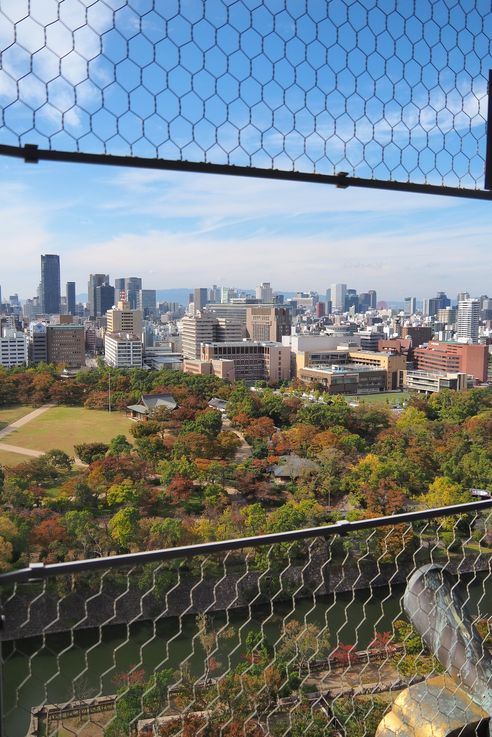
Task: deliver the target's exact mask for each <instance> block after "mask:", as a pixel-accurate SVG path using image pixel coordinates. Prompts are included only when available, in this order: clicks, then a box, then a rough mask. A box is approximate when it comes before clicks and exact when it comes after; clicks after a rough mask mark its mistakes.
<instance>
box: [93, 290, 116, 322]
mask: <svg viewBox="0 0 492 737" xmlns="http://www.w3.org/2000/svg"><path fill="white" fill-rule="evenodd" d="M113 306H114V287H112V286H111V284H101V285H100V286H98V287H96V306H95V307H96V309H95V316H96V317H102V316H103V315H105V314H106V312H107V311H108V310H110V309H111V307H113Z"/></svg>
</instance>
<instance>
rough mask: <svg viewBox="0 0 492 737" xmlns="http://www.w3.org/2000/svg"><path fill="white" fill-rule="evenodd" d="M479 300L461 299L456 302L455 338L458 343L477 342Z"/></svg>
mask: <svg viewBox="0 0 492 737" xmlns="http://www.w3.org/2000/svg"><path fill="white" fill-rule="evenodd" d="M479 322H480V301H479V300H478V299H462V300H460V302H458V312H457V315H456V340H457V341H459V342H460V343H478V325H479Z"/></svg>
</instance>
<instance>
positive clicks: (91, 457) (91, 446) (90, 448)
mask: <svg viewBox="0 0 492 737" xmlns="http://www.w3.org/2000/svg"><path fill="white" fill-rule="evenodd" d="M108 449H109V445H108V444H107V443H80V444H79V445H74V450H75V453H76V454H77V456H78V457H79V458H80V460H81V461H82V463H87V464H90V463H93V462H94V461H98V460H100V459H101V458H104V456H105V455H106V453H107V452H108Z"/></svg>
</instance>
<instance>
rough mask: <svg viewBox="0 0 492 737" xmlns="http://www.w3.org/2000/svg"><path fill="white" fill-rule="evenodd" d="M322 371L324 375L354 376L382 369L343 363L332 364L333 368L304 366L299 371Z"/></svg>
mask: <svg viewBox="0 0 492 737" xmlns="http://www.w3.org/2000/svg"><path fill="white" fill-rule="evenodd" d="M312 370H314V371H322V372H323V373H325V374H354V373H362V372H363V371H364V372H367V371H382V370H383V369H381V368H379V367H378V366H365V365H363V364H360V363H344V364H340V365H338V364H334V365H333V366H323V365H317V364H315V365H314V366H306V367H305V368H303V369H301V371H312Z"/></svg>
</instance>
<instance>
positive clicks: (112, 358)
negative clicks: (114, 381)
mask: <svg viewBox="0 0 492 737" xmlns="http://www.w3.org/2000/svg"><path fill="white" fill-rule="evenodd" d="M104 361H105V362H106V364H107V365H108V366H114V367H115V368H141V367H142V341H141V339H140V338H139V337H138V335H132V333H123V332H120V333H106V335H105V337H104Z"/></svg>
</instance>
